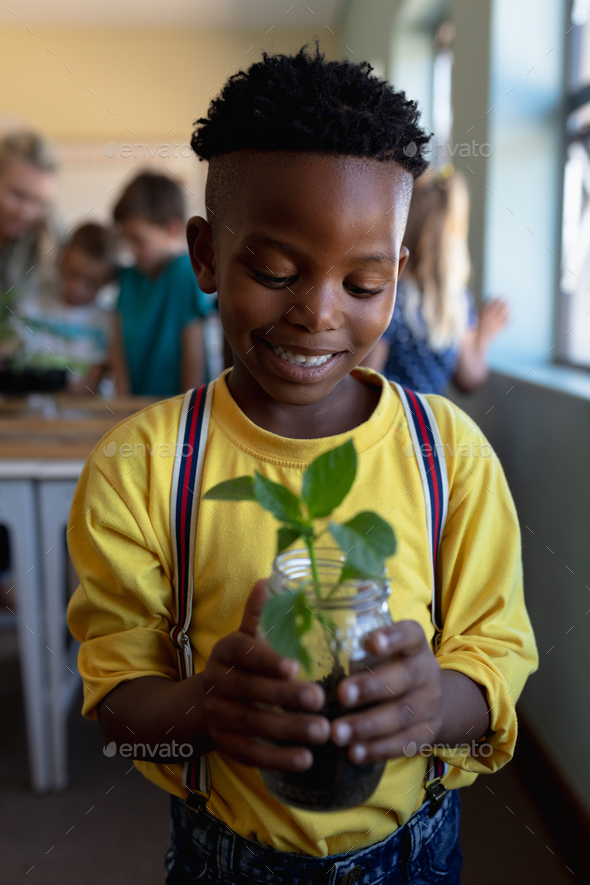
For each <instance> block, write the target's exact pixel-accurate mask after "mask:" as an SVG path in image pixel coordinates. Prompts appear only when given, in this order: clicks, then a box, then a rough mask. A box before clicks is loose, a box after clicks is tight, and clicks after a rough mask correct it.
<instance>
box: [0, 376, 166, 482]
mask: <svg viewBox="0 0 590 885" xmlns="http://www.w3.org/2000/svg"><path fill="white" fill-rule="evenodd" d="M157 399H158V398H157V397H131V396H129V397H121V398H118V399H103V398H100V397H98V396H73V395H71V394H66V393H59V394H32V395H30V396H27V397H15V398H12V397H0V478H15V479H16V478H19V477H23V476H31V475H32V474H37V473H39V472H40V473H42V474H43V475H44V476H46V477H48V478H49V477H53V478H56V479H57V478H66V477H69V476H74V475H78V474H79V472H80V470H81V469H82V465H83V464H84V462H85V460H86V458H87V457H88V455H89V454H90V452H91V451H92V449H93V448H94V446H95V445H96V443H97V442H98V441H99V440H100V439H101V437H103V436H104V435H105V433H108V431H109V430H110V429H111V428H112V427H114V425H115V424H118V423H119V422H121V421H124V420H125V418H127V417H129V416H130V415H133V414H134V413H135V412H139V411H140V410H141V409H143V408H145V407H146V406H148V405H150V404H151V403H154V402H157Z"/></svg>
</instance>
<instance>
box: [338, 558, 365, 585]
mask: <svg viewBox="0 0 590 885" xmlns="http://www.w3.org/2000/svg"><path fill="white" fill-rule="evenodd" d="M362 577H366V575H361V573H360V572H359V571H357V569H355V567H354V566H353V565H351V564H350V562H349V561H348V560H346V561H345V563H344V565H343V566H342V571H341V572H340V580H339V581H338V583H339V584H343V583H344V581H354V580H355V579H356V578H362Z"/></svg>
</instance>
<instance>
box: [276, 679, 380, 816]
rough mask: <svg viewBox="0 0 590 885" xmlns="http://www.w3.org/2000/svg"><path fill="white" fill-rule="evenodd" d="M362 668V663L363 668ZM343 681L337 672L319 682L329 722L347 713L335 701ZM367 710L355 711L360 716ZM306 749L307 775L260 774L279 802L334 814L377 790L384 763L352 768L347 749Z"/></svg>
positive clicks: (330, 744)
mask: <svg viewBox="0 0 590 885" xmlns="http://www.w3.org/2000/svg"><path fill="white" fill-rule="evenodd" d="M365 666H366V663H365V662H363V664H362V668H363V669H364V667H365ZM343 678H344V671H343V670H342V668H340V669H339V670H338V671H334V672H332V673H330V674H329V675H328V676H327V677H325V678H324V679H322V680H321V681H320V682H318V685H320V686H321V687H322V688H323V689H324V692H325V694H326V703H325V705H324V707H323V708H322V710H320V715H322V716H325V717H326V718H327V719H329V720H330V722H332V721H333V720H334V719H337V718H338V717H340V716H344V715H346V714H347V713H349V712H350V708H348V707H344V706H343V705H342V704H341V703H340V701H339V700H338V695H337V690H338V685H339V684H340V682H341V680H342V679H343ZM369 706H371V705H370V704H369V705H367V707H369ZM367 707H355V708H354V710H355V712H361V711H362V710H363V709H367ZM307 746H308V749H309V750H310V752H311V753H312V755H313V765H312V767H311V768H309V769H308V770H307V771H302V772H290V771H273V770H263V771H261V775H262V779H263V781H264V783H265V785H266V787H267V789H268V790H269V792H270V793H272V794H273V795H274V796H276V798H277V799H279V800H280V801H281V802H284V803H285V804H286V805H292V806H295V807H296V808H304V809H307V810H310V811H336V810H340V809H343V808H353V807H354V806H356V805H360V804H361V803H362V802H364V801H365V800H366V799H368V798H369V796H371V794H372V793H374V791H375V790H376V789H377V785H378V784H379V781H380V779H381V775H382V774H383V769H384V768H385V762H373V763H371V764H369V765H355V763H354V762H351V761H350V759H349V758H348V747H337V746H336V744H334V743H333V742H332V741H328V742H327V743H325V744H322V745H320V746H317V745H314V746H310V745H307Z"/></svg>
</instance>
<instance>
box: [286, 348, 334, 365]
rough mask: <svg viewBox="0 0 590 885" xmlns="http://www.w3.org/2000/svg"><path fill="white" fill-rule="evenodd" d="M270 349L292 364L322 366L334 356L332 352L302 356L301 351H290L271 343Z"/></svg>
mask: <svg viewBox="0 0 590 885" xmlns="http://www.w3.org/2000/svg"><path fill="white" fill-rule="evenodd" d="M272 349H273V351H274V353H276V355H277V356H280V358H281V359H283V360H286V361H287V362H288V363H292V364H293V365H294V366H323V365H324V363H327V362H328V360H331V359H332V357H333V356H334V354H333V353H326V354H322V356H304V355H303V354H302V353H291V351H290V350H285V349H284V348H283V347H275V345H272Z"/></svg>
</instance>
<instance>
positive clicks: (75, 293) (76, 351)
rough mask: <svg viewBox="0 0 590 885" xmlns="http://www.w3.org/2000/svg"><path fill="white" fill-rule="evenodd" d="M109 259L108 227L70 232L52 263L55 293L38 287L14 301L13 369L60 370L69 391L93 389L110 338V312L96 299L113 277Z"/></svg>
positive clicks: (111, 243)
mask: <svg viewBox="0 0 590 885" xmlns="http://www.w3.org/2000/svg"><path fill="white" fill-rule="evenodd" d="M115 258H116V241H115V237H114V235H113V233H112V232H111V231H110V230H109V229H108V228H106V227H103V226H102V225H100V224H83V225H81V226H80V227H78V228H77V229H76V230H75V231H74V233H73V235H72V237H71V239H70V240H69V242H68V244H67V245H66V247H65V248H64V250H63V252H62V255H61V257H60V259H59V262H58V267H59V278H60V284H59V290H58V293H57V296H56V295H55V293H52V292H49V293H48V292H46V291H43V290H41V291H37V292H34V293H31V294H29V295H27V296H24V297H23V298H21V300H20V301H19V302H18V304H17V305H15V314H14V319H13V320H12V323H13V327H14V329H15V331H16V333H17V335H18V337H19V339H20V348H19V351H18V353H17V355H16V356H15V358H14V359H13V361H12V369H13V371H14V372H16V373H19V372H27V371H37V372H43V371H46V372H47V371H52V370H58V371H59V370H61V371H62V372H64V373H65V384H66V387H67V390H68V391H69V392H71V393H94V392H95V390H96V389H97V387H98V384H99V382H100V380H101V378H102V376H103V374H104V373H105V371H106V369H107V366H108V364H109V361H110V359H109V355H110V350H111V346H112V342H113V317H112V315H111V314H110V313H109V311H107V310H105V309H104V308H103V307H101V306H100V305H99V304H98V303H97V300H96V299H97V295H98V293H99V292H100V290H101V289H103V287H105V286H106V285H107V284H108V283H109V282H112V280H113V278H114V271H115Z"/></svg>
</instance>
